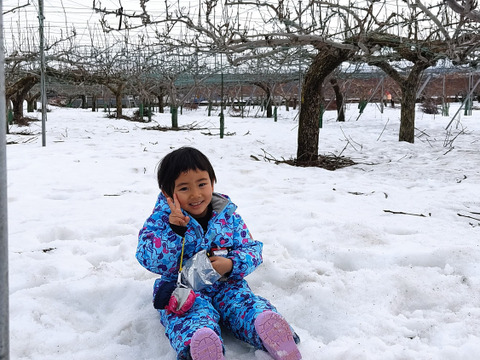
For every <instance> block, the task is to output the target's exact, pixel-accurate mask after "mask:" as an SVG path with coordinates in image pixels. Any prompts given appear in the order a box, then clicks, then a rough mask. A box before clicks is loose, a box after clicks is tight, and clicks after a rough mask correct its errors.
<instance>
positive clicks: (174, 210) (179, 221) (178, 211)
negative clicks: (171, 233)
mask: <svg viewBox="0 0 480 360" xmlns="http://www.w3.org/2000/svg"><path fill="white" fill-rule="evenodd" d="M167 204H168V206H169V207H170V211H171V212H170V215H169V216H168V221H169V222H170V224H173V225H177V226H187V224H188V222H189V221H190V218H189V217H188V216H185V215H183V213H182V208H181V206H180V202H179V201H178V197H177V195H176V194H173V199H172V198H171V197H168V196H167Z"/></svg>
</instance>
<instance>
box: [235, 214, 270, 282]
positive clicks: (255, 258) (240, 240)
mask: <svg viewBox="0 0 480 360" xmlns="http://www.w3.org/2000/svg"><path fill="white" fill-rule="evenodd" d="M232 217H233V236H232V237H233V240H234V247H233V249H232V250H231V251H230V252H229V253H228V256H227V258H229V259H231V260H232V262H233V268H232V272H231V274H230V275H229V278H243V277H245V276H247V275H248V274H250V273H251V272H252V271H253V270H255V269H256V268H257V266H259V265H260V264H261V263H262V262H263V258H262V248H263V244H262V243H261V242H260V241H256V240H254V239H253V238H252V235H251V234H250V231H248V228H247V225H246V224H245V222H244V221H243V219H242V217H241V216H240V215H238V214H237V213H233V215H232Z"/></svg>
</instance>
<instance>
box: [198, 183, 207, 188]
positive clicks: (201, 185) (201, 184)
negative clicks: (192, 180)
mask: <svg viewBox="0 0 480 360" xmlns="http://www.w3.org/2000/svg"><path fill="white" fill-rule="evenodd" d="M206 185H207V183H200V185H199V186H200V187H204V186H206Z"/></svg>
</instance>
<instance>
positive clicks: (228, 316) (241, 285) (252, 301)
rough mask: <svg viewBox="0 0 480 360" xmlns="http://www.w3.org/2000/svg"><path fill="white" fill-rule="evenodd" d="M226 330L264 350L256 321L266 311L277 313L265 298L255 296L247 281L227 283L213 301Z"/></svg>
mask: <svg viewBox="0 0 480 360" xmlns="http://www.w3.org/2000/svg"><path fill="white" fill-rule="evenodd" d="M212 302H213V305H214V306H215V308H216V309H218V311H219V313H220V316H221V320H222V322H223V324H224V325H225V327H226V328H228V329H230V330H231V331H232V333H233V334H234V335H235V336H236V337H237V338H239V339H241V340H243V341H245V342H247V343H249V344H251V345H253V346H254V347H256V348H257V349H263V348H264V347H263V344H262V340H261V339H260V337H259V336H258V333H257V331H256V329H255V319H256V318H257V316H258V315H259V314H261V313H263V312H265V311H273V312H277V310H276V309H275V307H274V306H273V305H272V304H271V303H270V302H269V301H268V300H267V299H265V298H263V297H261V296H258V295H255V294H254V293H253V292H252V290H250V287H249V286H248V284H247V282H246V281H245V280H241V281H235V282H231V283H230V282H226V283H225V284H224V285H223V286H222V288H220V289H219V291H218V293H217V294H216V295H215V297H214V298H213V299H212Z"/></svg>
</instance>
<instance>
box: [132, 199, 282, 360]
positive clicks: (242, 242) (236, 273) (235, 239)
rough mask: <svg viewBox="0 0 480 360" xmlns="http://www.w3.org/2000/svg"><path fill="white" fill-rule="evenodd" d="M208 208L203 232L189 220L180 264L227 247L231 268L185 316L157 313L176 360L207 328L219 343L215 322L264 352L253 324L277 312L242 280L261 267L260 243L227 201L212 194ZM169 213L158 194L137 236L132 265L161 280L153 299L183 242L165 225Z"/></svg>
mask: <svg viewBox="0 0 480 360" xmlns="http://www.w3.org/2000/svg"><path fill="white" fill-rule="evenodd" d="M211 205H212V209H213V211H212V217H211V219H210V220H209V221H208V226H207V230H206V231H205V233H204V230H203V228H202V226H201V225H200V224H199V223H198V222H197V221H196V220H195V219H194V218H193V217H191V216H190V221H189V223H188V225H187V230H186V233H185V249H184V258H183V261H186V260H187V259H189V258H190V257H192V256H193V255H194V254H196V253H197V252H199V251H201V250H204V249H205V250H207V251H209V250H210V249H211V248H215V247H217V248H227V249H228V250H229V252H228V255H227V257H228V258H229V259H231V260H232V262H233V268H232V271H231V273H230V274H229V275H228V277H227V278H226V279H221V280H223V281H221V280H219V281H217V282H215V283H214V284H213V285H211V286H207V287H206V288H205V289H203V290H201V291H199V292H197V293H196V295H197V298H196V300H195V303H194V305H193V307H192V308H191V309H190V310H189V311H188V312H187V313H186V314H185V315H182V316H179V315H177V314H174V313H168V312H167V311H166V310H163V309H162V310H159V313H160V320H161V322H162V324H163V325H164V326H165V334H166V336H167V337H168V339H169V341H170V343H171V345H172V347H173V348H174V349H175V351H176V352H177V354H178V359H179V360H180V359H187V358H188V354H189V344H190V341H191V338H192V336H193V334H194V333H195V331H196V330H197V329H199V328H202V327H209V328H211V329H213V330H214V331H215V332H216V333H217V334H218V335H219V336H220V339H221V333H220V326H219V323H222V324H223V325H224V326H225V328H227V329H229V330H231V331H232V333H233V334H234V335H235V336H236V337H237V338H239V339H241V340H243V341H246V342H247V343H249V344H251V345H253V346H254V347H256V348H258V349H263V345H262V342H261V340H260V338H259V337H258V335H257V332H256V331H255V327H254V322H255V319H256V317H257V315H258V314H260V313H262V312H264V311H267V310H272V311H275V312H277V311H276V309H275V308H274V306H273V305H272V304H270V302H269V301H268V300H266V299H264V298H262V297H260V296H257V295H255V294H254V293H253V292H252V291H251V290H250V288H249V286H248V284H247V282H246V280H244V277H245V276H247V275H248V274H250V273H251V272H252V271H253V270H255V268H256V267H257V266H259V265H260V264H261V263H262V247H263V244H262V243H261V242H259V241H255V240H253V238H252V236H251V235H250V232H249V231H248V229H247V226H246V225H245V223H244V221H243V219H242V218H241V217H240V215H238V214H237V213H236V212H235V210H236V208H237V206H236V205H235V204H234V203H233V202H231V201H230V199H229V198H228V197H227V196H225V195H220V194H217V193H214V194H213V197H212V202H211ZM182 211H183V210H182ZM170 212H171V211H170V207H169V206H168V203H167V200H166V197H165V196H164V195H163V194H162V193H160V195H159V196H158V200H157V203H156V204H155V208H154V210H153V213H152V215H151V216H150V217H149V218H148V219H147V221H146V222H145V224H144V226H143V228H142V229H141V230H140V234H139V241H138V247H137V253H136V257H137V260H138V261H139V262H140V264H141V265H142V266H144V267H145V268H146V269H148V270H149V271H152V272H154V273H156V274H159V275H161V278H159V279H157V280H156V281H155V285H154V297H155V294H156V292H157V291H158V289H159V287H160V286H161V285H162V284H164V283H166V282H171V281H174V280H176V279H177V275H178V271H179V266H180V255H181V251H182V237H181V236H180V235H178V234H177V233H176V232H174V231H173V230H172V228H171V226H170V223H169V214H170ZM184 214H185V215H188V214H187V213H185V212H184Z"/></svg>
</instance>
